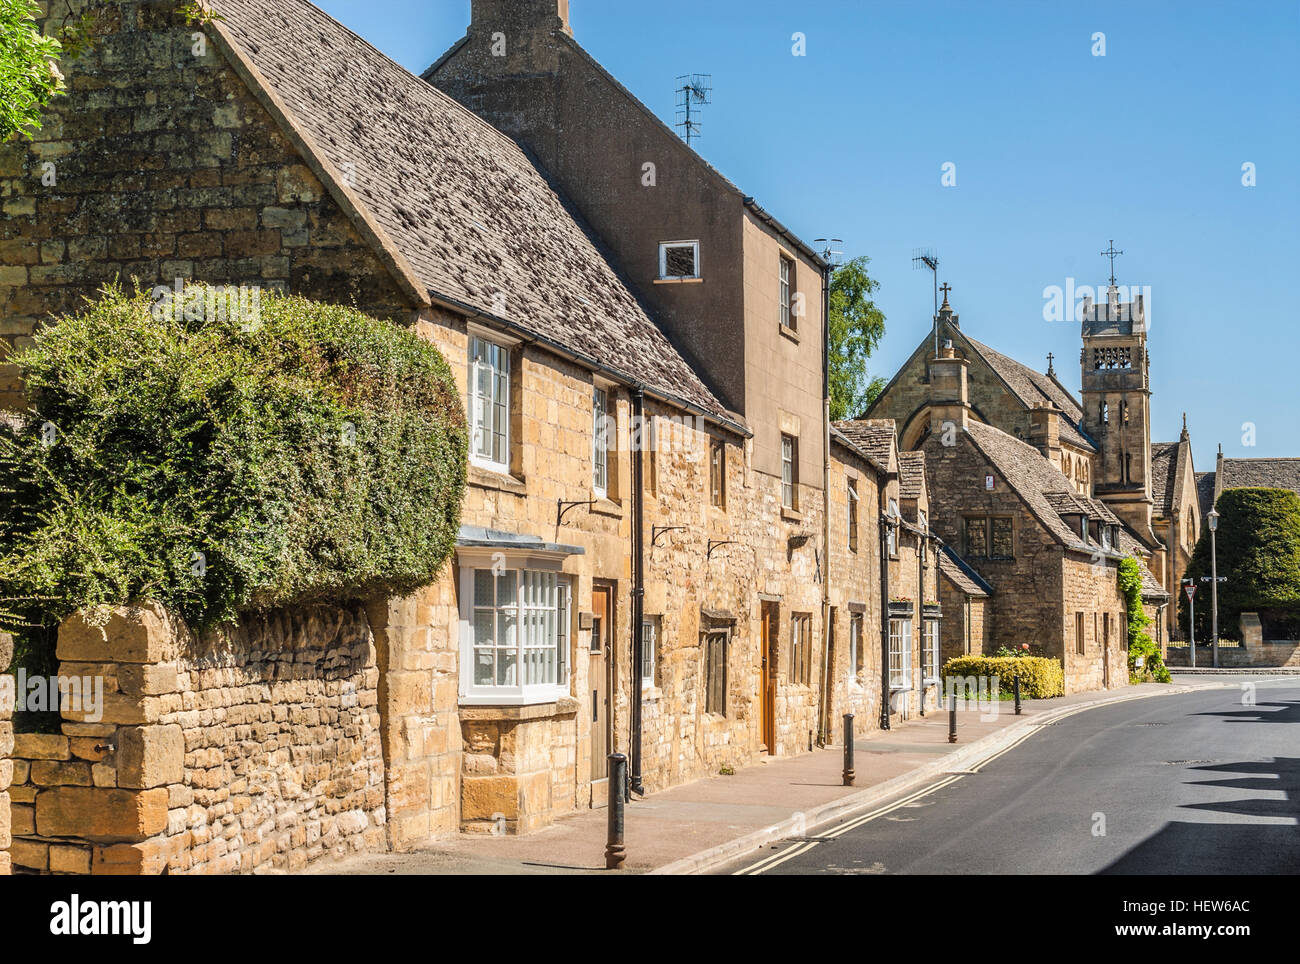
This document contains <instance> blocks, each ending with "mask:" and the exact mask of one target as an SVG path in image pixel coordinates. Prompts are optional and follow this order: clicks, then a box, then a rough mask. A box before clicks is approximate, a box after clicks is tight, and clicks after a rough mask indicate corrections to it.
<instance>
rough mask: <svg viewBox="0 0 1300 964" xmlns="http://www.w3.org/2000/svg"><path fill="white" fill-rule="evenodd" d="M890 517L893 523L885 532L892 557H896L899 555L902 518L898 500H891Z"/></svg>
mask: <svg viewBox="0 0 1300 964" xmlns="http://www.w3.org/2000/svg"><path fill="white" fill-rule="evenodd" d="M888 516H889V519H890V521H891V522H892V523H893V524H892V525H889V526H888V527H887V528H886V530H885V531H886V538H887V539H888V549H889V554H890V555H891V556H896V555H898V520H899V518H900V516H899V512H898V500H897V499H890V500H889V511H888Z"/></svg>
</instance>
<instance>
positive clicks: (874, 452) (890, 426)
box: [832, 418, 895, 465]
mask: <svg viewBox="0 0 1300 964" xmlns="http://www.w3.org/2000/svg"><path fill="white" fill-rule="evenodd" d="M832 425H833V426H834V427H835V429H836V430H837V431H839V432H840V433H841V434H843V435H844V437H845V438H847V439H848V440H849V441H850V442H852V443H853V444H854V445H856V446H858V447H859V448H861V449H862V450H863V451H865V452H866V453H867V454H868V455H870V456H871V457H872V458H873V459H875V460H876V461H877V462H879V463H880V464H881V465H889V453H890V451H891V449H892V446H893V440H894V431H895V428H894V420H893V419H892V418H859V419H850V420H845V421H843V422H833V423H832Z"/></svg>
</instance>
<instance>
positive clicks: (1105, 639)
mask: <svg viewBox="0 0 1300 964" xmlns="http://www.w3.org/2000/svg"><path fill="white" fill-rule="evenodd" d="M1101 644H1102V645H1103V646H1105V647H1106V648H1107V649H1109V648H1110V613H1102V614H1101Z"/></svg>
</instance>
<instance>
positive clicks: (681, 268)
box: [659, 241, 700, 281]
mask: <svg viewBox="0 0 1300 964" xmlns="http://www.w3.org/2000/svg"><path fill="white" fill-rule="evenodd" d="M699 276H700V242H698V241H661V242H660V243H659V278H660V280H663V281H671V280H683V279H686V278H698V277H699Z"/></svg>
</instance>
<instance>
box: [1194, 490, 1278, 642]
mask: <svg viewBox="0 0 1300 964" xmlns="http://www.w3.org/2000/svg"><path fill="white" fill-rule="evenodd" d="M1216 508H1217V509H1218V511H1219V530H1218V532H1216V533H1215V539H1216V546H1215V549H1216V556H1217V561H1218V570H1219V575H1220V576H1223V577H1227V580H1226V581H1225V582H1222V583H1220V584H1219V635H1220V636H1221V637H1223V638H1225V639H1241V614H1242V613H1243V612H1259V611H1260V610H1265V611H1267V612H1268V613H1269V616H1270V619H1272V620H1276V621H1278V622H1281V623H1284V624H1285V623H1286V622H1288V621H1290V620H1294V619H1296V618H1297V617H1300V496H1298V495H1296V493H1294V492H1291V491H1289V490H1286V489H1224V491H1223V492H1222V493H1221V494H1220V495H1219V501H1218V503H1217V504H1216ZM1187 575H1188V576H1189V577H1190V578H1192V579H1195V580H1196V585H1197V587H1198V589H1197V592H1196V638H1197V639H1198V640H1205V641H1208V640H1209V638H1210V635H1211V608H1210V585H1209V584H1208V583H1202V582H1201V581H1200V580H1201V577H1202V576H1208V575H1210V527H1209V526H1208V525H1207V526H1205V528H1204V531H1203V532H1202V533H1201V538H1200V539H1199V540H1198V541H1197V543H1196V550H1195V551H1194V552H1193V553H1192V559H1191V562H1189V563H1188V565H1187ZM1187 616H1188V605H1187V597H1186V595H1185V594H1183V593H1179V606H1178V618H1179V622H1180V624H1181V625H1182V627H1183V630H1184V631H1186V630H1187Z"/></svg>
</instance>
